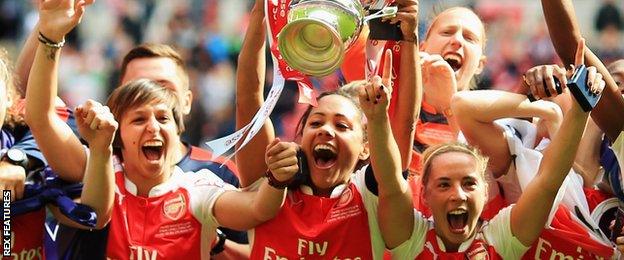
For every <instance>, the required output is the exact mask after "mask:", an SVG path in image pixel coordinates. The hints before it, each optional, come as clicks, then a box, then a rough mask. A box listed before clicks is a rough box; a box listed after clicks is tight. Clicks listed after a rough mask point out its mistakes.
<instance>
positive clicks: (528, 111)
mask: <svg viewBox="0 0 624 260" xmlns="http://www.w3.org/2000/svg"><path fill="white" fill-rule="evenodd" d="M546 102H547V101H536V102H530V101H529V100H528V99H527V97H526V96H525V95H520V94H515V93H509V92H504V91H498V90H477V91H462V92H458V93H456V94H455V96H454V97H453V101H452V106H453V113H454V114H455V115H456V116H458V117H462V120H465V119H467V118H470V120H473V121H476V122H479V123H492V122H494V121H495V120H497V119H501V118H509V117H539V118H542V119H545V120H553V119H556V117H557V116H558V115H559V114H561V112H559V111H560V110H559V109H558V108H557V107H556V104H554V103H551V102H548V103H546Z"/></svg>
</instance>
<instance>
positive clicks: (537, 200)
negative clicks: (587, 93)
mask: <svg viewBox="0 0 624 260" xmlns="http://www.w3.org/2000/svg"><path fill="white" fill-rule="evenodd" d="M583 49H584V41H581V44H579V47H578V51H577V53H578V54H579V57H577V58H576V61H577V62H575V64H582V62H583V59H582V57H583V56H582V55H583V53H584V51H583ZM594 79H595V80H594V81H593V82H590V83H592V84H591V89H592V92H594V93H599V92H601V91H602V89H603V88H604V85H605V83H604V81H602V79H601V78H600V77H594ZM588 85H589V84H588ZM588 117H589V113H587V112H584V111H583V110H582V108H581V107H580V105H579V104H578V102H574V104H572V106H571V108H570V109H569V110H568V111H567V113H566V114H565V116H564V119H563V122H562V124H561V128H560V130H559V131H558V132H557V134H556V135H555V137H554V138H553V141H552V142H551V143H550V145H549V146H548V148H547V149H546V150H545V152H544V157H543V159H542V161H541V163H540V167H539V170H538V173H537V175H536V176H535V178H534V179H533V180H532V181H531V182H530V183H529V185H528V186H527V188H526V189H525V190H524V192H523V193H522V195H521V196H520V199H519V200H518V202H517V204H516V205H515V206H514V208H513V209H512V210H511V231H512V233H513V234H514V236H515V237H516V238H518V240H519V241H520V242H522V244H524V245H526V246H530V245H531V244H532V243H533V242H534V241H535V239H537V237H538V236H539V234H540V233H541V232H542V229H543V227H544V224H545V223H546V221H547V219H548V214H549V213H550V210H551V208H552V206H553V202H554V199H555V196H556V195H557V192H558V191H559V188H560V186H561V184H562V183H563V180H564V179H565V178H566V176H567V175H568V173H569V172H570V168H571V167H572V162H573V161H574V156H575V155H576V151H577V149H578V147H579V143H580V139H581V137H582V136H583V131H584V129H585V125H586V123H587V118H588Z"/></svg>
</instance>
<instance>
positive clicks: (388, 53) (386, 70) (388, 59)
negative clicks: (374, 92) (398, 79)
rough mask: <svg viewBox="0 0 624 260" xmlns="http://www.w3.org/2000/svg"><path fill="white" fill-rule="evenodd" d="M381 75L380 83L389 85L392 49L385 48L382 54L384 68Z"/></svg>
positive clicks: (390, 80) (390, 81)
mask: <svg viewBox="0 0 624 260" xmlns="http://www.w3.org/2000/svg"><path fill="white" fill-rule="evenodd" d="M381 75H382V83H383V84H384V85H386V86H390V85H391V83H392V51H391V50H386V53H385V54H384V68H383V74H381Z"/></svg>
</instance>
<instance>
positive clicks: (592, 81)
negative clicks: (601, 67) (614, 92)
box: [587, 66, 605, 94]
mask: <svg viewBox="0 0 624 260" xmlns="http://www.w3.org/2000/svg"><path fill="white" fill-rule="evenodd" d="M587 87H589V89H590V91H591V92H592V93H594V94H599V93H601V92H602V90H603V89H604V87H605V81H604V79H603V76H602V74H600V73H598V71H597V70H596V67H594V66H590V67H587Z"/></svg>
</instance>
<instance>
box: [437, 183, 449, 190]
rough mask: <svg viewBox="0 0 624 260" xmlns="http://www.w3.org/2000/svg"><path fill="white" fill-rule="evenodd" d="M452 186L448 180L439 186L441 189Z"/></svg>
mask: <svg viewBox="0 0 624 260" xmlns="http://www.w3.org/2000/svg"><path fill="white" fill-rule="evenodd" d="M449 187H451V185H450V184H449V183H448V182H440V183H438V188H439V189H447V188H449Z"/></svg>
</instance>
